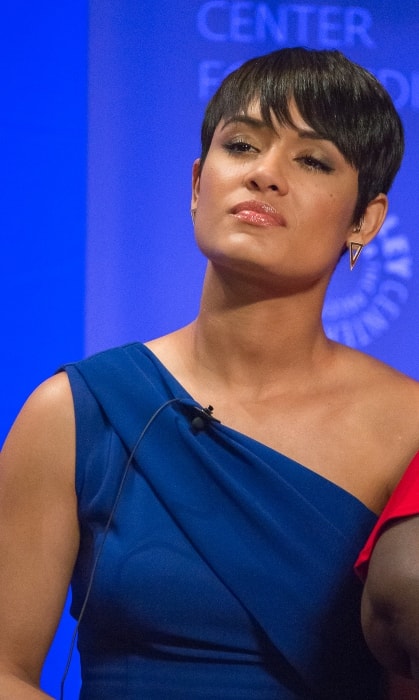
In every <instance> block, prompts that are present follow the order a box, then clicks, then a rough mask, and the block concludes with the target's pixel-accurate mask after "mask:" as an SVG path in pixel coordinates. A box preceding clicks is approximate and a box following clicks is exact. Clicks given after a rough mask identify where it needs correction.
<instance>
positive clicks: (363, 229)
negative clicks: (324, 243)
mask: <svg viewBox="0 0 419 700" xmlns="http://www.w3.org/2000/svg"><path fill="white" fill-rule="evenodd" d="M387 209H388V199H387V195H385V194H383V193H382V192H381V193H380V194H378V195H377V196H376V197H375V198H374V199H372V200H371V202H369V204H368V206H367V208H366V209H365V212H364V215H363V216H362V218H361V221H360V225H359V226H355V227H352V229H351V230H350V231H349V235H348V238H347V240H346V245H347V246H348V248H349V245H350V243H360V244H361V245H363V246H364V245H367V244H368V243H370V242H371V241H372V240H373V239H374V238H375V236H376V235H377V233H378V232H379V230H380V228H381V226H382V225H383V223H384V220H385V218H386V215H387Z"/></svg>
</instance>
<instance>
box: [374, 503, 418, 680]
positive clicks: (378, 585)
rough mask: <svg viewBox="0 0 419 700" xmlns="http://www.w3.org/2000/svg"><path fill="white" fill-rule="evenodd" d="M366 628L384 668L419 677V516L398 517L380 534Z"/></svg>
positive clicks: (375, 549) (376, 549)
mask: <svg viewBox="0 0 419 700" xmlns="http://www.w3.org/2000/svg"><path fill="white" fill-rule="evenodd" d="M362 626H363V630H364V634H365V638H366V640H367V643H368V645H369V647H370V649H371V651H372V652H373V654H374V655H375V656H376V657H377V659H378V660H379V661H380V662H381V663H382V664H383V665H384V666H386V667H387V668H388V669H389V670H390V671H393V672H394V673H396V674H400V675H405V676H408V677H411V678H414V679H416V681H419V516H412V517H408V518H404V519H400V520H395V521H393V522H392V523H391V524H389V525H388V526H387V529H385V530H384V532H383V533H382V534H381V536H380V537H379V539H378V541H377V543H376V545H375V548H374V550H373V552H372V555H371V560H370V564H369V569H368V575H367V580H366V583H365V588H364V593H363V600H362Z"/></svg>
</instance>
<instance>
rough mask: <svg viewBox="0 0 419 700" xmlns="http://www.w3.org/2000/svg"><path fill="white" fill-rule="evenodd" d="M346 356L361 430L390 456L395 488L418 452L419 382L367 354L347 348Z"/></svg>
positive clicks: (347, 381) (349, 391)
mask: <svg viewBox="0 0 419 700" xmlns="http://www.w3.org/2000/svg"><path fill="white" fill-rule="evenodd" d="M343 356H344V360H343V362H344V364H343V366H344V377H345V379H344V381H343V387H345V390H346V391H347V395H348V398H349V397H350V401H351V403H352V405H353V406H354V414H355V416H356V421H357V424H358V426H359V429H360V433H361V432H362V434H363V435H364V437H365V440H366V441H371V443H373V444H375V445H376V446H377V449H378V450H380V451H382V453H383V458H384V456H385V455H388V459H389V461H390V462H391V464H392V465H393V468H392V469H391V472H392V475H391V484H392V488H394V486H395V484H396V483H397V481H398V479H399V478H400V476H401V475H402V473H403V471H404V470H405V469H406V467H407V466H408V464H409V462H410V461H411V460H412V458H413V457H414V456H415V454H416V453H417V452H418V451H419V382H417V381H416V380H415V379H413V378H412V377H409V376H407V375H406V374H404V373H403V372H400V371H398V370H396V369H394V368H393V367H390V366H389V365H387V364H386V363H384V362H381V361H380V360H377V359H375V358H373V357H371V356H369V355H366V354H364V353H361V352H358V351H355V350H348V349H346V350H345V351H344V352H343Z"/></svg>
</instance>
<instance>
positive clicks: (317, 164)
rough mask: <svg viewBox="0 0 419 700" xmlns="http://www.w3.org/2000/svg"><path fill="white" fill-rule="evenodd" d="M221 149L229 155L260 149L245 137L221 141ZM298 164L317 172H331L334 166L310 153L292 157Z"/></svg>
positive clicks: (251, 152)
mask: <svg viewBox="0 0 419 700" xmlns="http://www.w3.org/2000/svg"><path fill="white" fill-rule="evenodd" d="M223 149H224V150H225V151H227V153H229V154H231V155H241V154H246V153H249V154H258V153H260V150H259V149H258V148H257V147H256V146H254V145H253V144H251V143H250V142H249V141H246V140H245V139H237V140H234V141H227V142H226V143H223ZM294 161H296V162H297V163H298V164H299V165H301V167H302V168H304V169H305V170H309V171H313V172H319V173H325V174H328V173H331V172H333V170H334V168H333V167H332V166H331V165H329V164H328V163H327V162H326V161H324V160H322V159H320V158H316V157H315V156H313V155H311V154H310V153H307V154H303V155H299V156H297V157H295V158H294Z"/></svg>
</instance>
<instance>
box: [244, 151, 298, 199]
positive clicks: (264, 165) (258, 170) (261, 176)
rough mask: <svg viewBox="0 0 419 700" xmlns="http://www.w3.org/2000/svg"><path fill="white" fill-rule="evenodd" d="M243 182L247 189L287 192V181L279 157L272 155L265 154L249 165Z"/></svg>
mask: <svg viewBox="0 0 419 700" xmlns="http://www.w3.org/2000/svg"><path fill="white" fill-rule="evenodd" d="M245 184H246V187H247V188H248V189H249V190H253V191H255V190H256V191H258V192H265V191H271V192H278V193H279V194H286V193H287V192H288V182H287V179H286V177H285V174H284V172H283V169H282V168H281V165H280V162H279V159H278V157H277V156H276V157H273V156H272V155H266V156H265V157H263V158H260V159H258V160H257V161H256V162H254V163H253V164H252V165H251V167H250V168H249V170H248V172H247V173H246V176H245Z"/></svg>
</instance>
